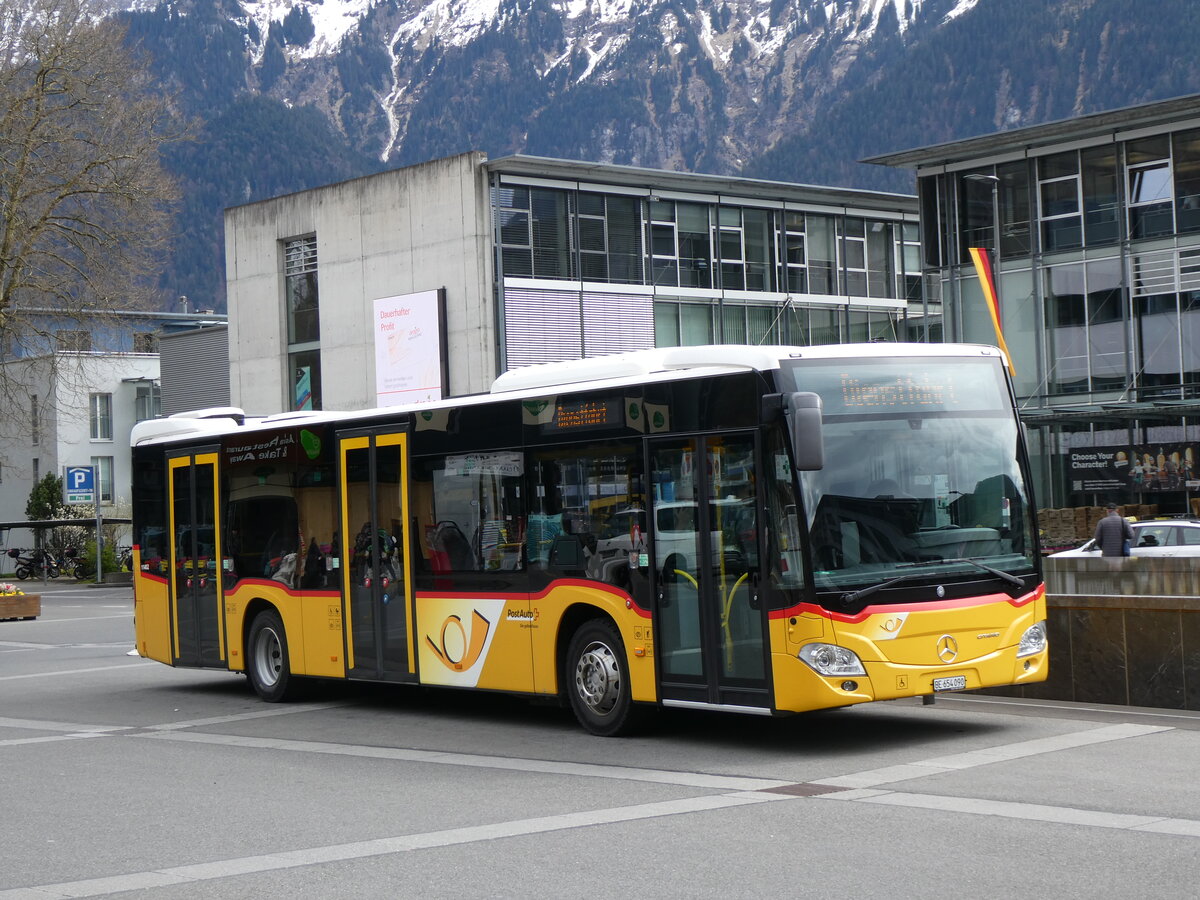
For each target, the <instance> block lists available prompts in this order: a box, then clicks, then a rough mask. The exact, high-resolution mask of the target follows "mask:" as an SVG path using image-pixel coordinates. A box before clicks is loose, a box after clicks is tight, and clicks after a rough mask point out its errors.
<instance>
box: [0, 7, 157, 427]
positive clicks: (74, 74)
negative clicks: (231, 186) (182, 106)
mask: <svg viewBox="0 0 1200 900" xmlns="http://www.w3.org/2000/svg"><path fill="white" fill-rule="evenodd" d="M124 38H125V34H124V31H123V29H122V28H121V27H119V26H118V25H117V24H115V23H114V22H112V21H111V20H108V19H105V18H103V17H102V16H100V15H98V10H95V9H94V8H93V7H92V6H90V5H89V3H88V0H0V361H10V360H12V359H14V358H16V357H21V356H44V355H46V354H52V352H53V351H54V350H55V349H56V345H55V333H56V332H63V331H78V332H92V333H94V334H101V333H104V332H105V330H106V320H110V321H111V319H112V313H113V312H114V311H116V310H129V309H138V308H145V307H146V306H147V305H148V303H149V302H150V301H151V299H152V295H153V285H154V278H153V276H154V274H155V270H156V268H157V267H158V266H159V265H160V263H161V260H162V259H163V255H164V253H165V251H166V249H167V248H166V239H167V237H168V234H169V229H170V227H171V213H172V209H173V204H174V201H175V196H176V194H175V189H174V185H173V183H172V181H171V180H170V179H169V178H168V177H167V175H166V174H165V172H164V170H163V168H162V166H161V164H160V153H161V151H162V149H163V148H164V146H165V144H166V143H168V142H170V141H172V140H175V139H176V138H177V137H178V134H177V132H176V131H175V129H174V127H173V126H172V124H171V116H170V108H169V104H168V102H167V100H166V99H165V98H164V97H162V96H161V95H159V94H158V93H157V92H155V91H154V89H153V85H152V82H151V77H150V75H149V72H148V69H147V68H146V66H145V64H144V62H143V61H142V60H141V59H139V58H138V57H137V56H136V55H135V54H133V53H132V52H130V50H128V49H127V48H126V46H125V42H124ZM67 349H78V348H67ZM50 358H51V359H53V356H51V357H50ZM18 371H20V367H17V368H16V369H14V367H11V366H0V403H2V408H0V416H3V415H4V413H5V412H6V411H8V410H13V409H15V408H19V407H21V406H23V405H24V404H25V400H24V390H23V388H22V386H21V385H18V384H14V383H13V381H14V378H17V380H20V379H19V377H18V376H17V374H16V373H17V372H18Z"/></svg>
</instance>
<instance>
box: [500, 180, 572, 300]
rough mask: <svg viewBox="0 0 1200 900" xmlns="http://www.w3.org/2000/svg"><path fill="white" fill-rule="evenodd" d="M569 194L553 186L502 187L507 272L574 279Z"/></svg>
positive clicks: (502, 235) (502, 232)
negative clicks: (552, 187)
mask: <svg viewBox="0 0 1200 900" xmlns="http://www.w3.org/2000/svg"><path fill="white" fill-rule="evenodd" d="M567 200H568V198H567V194H566V193H565V192H563V191H559V190H551V189H549V188H525V187H501V188H499V189H497V194H496V204H497V211H498V214H499V219H500V252H501V265H503V267H504V274H505V275H509V276H517V277H521V278H531V277H532V278H571V277H572V275H573V272H572V266H571V250H572V248H571V239H570V228H569V223H570V217H569V216H568V210H567V205H568V203H567Z"/></svg>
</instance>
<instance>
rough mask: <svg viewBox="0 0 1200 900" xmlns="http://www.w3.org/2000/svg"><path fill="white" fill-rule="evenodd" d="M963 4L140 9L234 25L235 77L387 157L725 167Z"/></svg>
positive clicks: (492, 0) (744, 0)
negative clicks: (517, 156) (885, 49)
mask: <svg viewBox="0 0 1200 900" xmlns="http://www.w3.org/2000/svg"><path fill="white" fill-rule="evenodd" d="M978 2H979V0H429V2H421V0H257V2H243V3H241V4H236V3H232V2H230V3H225V4H222V2H221V0H216V2H214V0H170V2H167V3H165V4H160V5H158V6H156V7H154V8H153V9H149V8H147V9H145V10H144V11H143V12H142V13H141V14H142V15H143V16H147V17H151V18H158V19H159V20H161V22H162V23H163V25H164V26H165V25H167V24H168V23H170V22H176V23H181V27H184V26H183V25H182V23H183V22H184V20H187V19H189V18H202V19H205V18H209V17H210V16H211V15H212V14H214V13H215V14H216V15H217V16H218V17H220V18H221V19H223V23H222V24H221V28H222V30H223V31H225V32H228V29H233V30H235V31H236V32H237V34H238V36H239V37H240V39H241V45H242V46H241V56H242V63H243V65H244V70H245V71H244V74H245V80H244V85H243V87H244V89H245V90H247V91H253V92H260V93H264V94H266V95H269V96H271V97H274V98H276V99H279V100H281V101H283V102H285V103H287V104H289V105H310V106H313V107H315V108H317V109H319V110H321V111H322V112H323V113H324V114H325V115H326V116H327V117H328V118H329V120H330V121H331V122H333V123H334V124H335V126H336V128H337V129H338V130H339V131H340V132H341V133H342V134H343V135H344V136H345V138H346V139H347V140H348V141H349V142H350V143H351V144H352V145H354V146H355V147H356V148H357V149H359V150H361V151H362V152H364V153H367V154H369V155H370V156H373V157H375V158H377V159H379V160H381V161H384V162H386V163H389V164H391V163H397V162H399V163H405V162H413V161H417V160H420V159H424V158H427V157H429V156H431V155H437V154H438V153H443V152H453V151H456V150H461V149H467V148H469V147H470V148H473V147H481V148H482V149H487V150H494V151H498V152H507V151H514V150H527V149H528V150H534V151H535V152H549V153H554V154H557V155H570V156H578V157H581V158H588V159H598V160H602V161H616V162H624V163H630V164H636V165H646V166H655V167H664V168H703V169H706V170H709V171H723V172H728V171H733V170H736V169H737V168H738V167H740V166H741V165H743V164H744V163H745V162H746V161H747V160H749V159H752V158H754V157H756V156H758V155H759V154H760V153H762V152H763V151H764V150H765V149H767V148H769V147H770V146H771V145H773V144H774V143H775V142H776V141H777V140H778V139H779V138H780V137H781V136H783V135H785V134H787V133H789V132H791V131H794V130H795V129H796V126H797V123H803V122H805V121H807V120H809V119H811V118H812V117H813V116H814V115H815V113H816V112H817V110H818V108H819V105H820V103H821V102H822V100H823V99H824V98H828V97H830V96H832V95H835V94H836V93H837V92H838V90H839V88H840V85H841V84H842V83H843V81H844V80H845V79H846V78H847V77H848V76H850V75H852V74H853V72H854V69H855V64H856V63H857V61H858V60H859V58H860V56H861V54H862V53H863V52H864V50H865V49H867V48H871V47H873V46H877V45H883V44H888V43H893V44H894V43H896V42H899V43H900V45H903V44H904V43H905V42H906V40H907V39H908V37H909V36H910V34H912V33H914V32H917V33H927V32H929V31H931V30H936V29H937V28H939V27H940V26H942V25H944V24H945V23H948V22H952V21H954V20H956V19H958V18H960V17H961V16H963V15H965V14H967V13H968V12H969V11H970V10H971V9H973V8H974V7H975V6H976V4H977V3H978ZM215 24H217V23H214V25H215ZM229 36H230V35H228V34H227V33H226V34H225V35H223V36H222V37H223V40H224V39H227V38H228V37H229ZM164 37H165V38H166V40H167V41H168V42H169V41H170V40H171V38H170V36H169V35H164ZM215 37H216V35H215V34H210V35H209V39H210V40H211V39H214V38H215ZM223 45H224V44H223ZM167 58H168V59H169V58H170V56H168V57H167ZM164 67H168V68H169V66H168V64H167V63H164ZM174 75H175V77H176V78H178V79H180V80H181V81H182V82H183V83H184V84H185V85H186V82H187V80H188V78H189V77H190V76H189V75H188V74H187V73H183V72H179V71H176V72H175V73H174ZM448 141H452V142H453V143H454V146H453V147H451V146H449V145H448V143H447V142H448Z"/></svg>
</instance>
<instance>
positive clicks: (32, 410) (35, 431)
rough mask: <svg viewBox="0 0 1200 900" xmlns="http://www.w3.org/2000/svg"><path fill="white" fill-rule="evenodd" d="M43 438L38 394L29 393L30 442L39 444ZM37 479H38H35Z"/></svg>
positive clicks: (35, 444)
mask: <svg viewBox="0 0 1200 900" xmlns="http://www.w3.org/2000/svg"><path fill="white" fill-rule="evenodd" d="M41 439H42V422H41V416H40V415H39V411H38V398H37V394H30V395H29V442H30V443H31V444H33V445H34V446H37V444H38V442H39V441H40V440H41ZM35 480H36V479H35Z"/></svg>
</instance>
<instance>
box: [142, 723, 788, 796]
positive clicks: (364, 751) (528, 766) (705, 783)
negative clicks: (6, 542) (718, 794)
mask: <svg viewBox="0 0 1200 900" xmlns="http://www.w3.org/2000/svg"><path fill="white" fill-rule="evenodd" d="M131 736H132V737H137V738H150V739H156V740H168V741H186V742H190V743H196V744H217V745H221V746H227V747H246V748H251V749H256V750H290V751H293V752H296V753H326V754H330V755H332V756H357V757H365V758H368V759H391V760H398V761H403V762H418V763H434V764H437V765H443V766H466V767H471V768H478V769H504V770H511V771H515V772H530V773H538V774H543V775H571V776H586V777H592V778H611V779H618V780H621V781H645V782H651V783H654V784H671V785H677V786H682V787H692V788H704V789H708V790H718V791H721V790H724V791H728V790H738V791H765V790H768V789H770V788H777V787H785V786H787V785H790V784H794V783H795V782H794V781H785V780H778V779H770V778H750V777H747V776H742V775H707V774H704V773H702V772H676V771H671V770H669V769H642V768H633V767H631V766H603V765H594V764H591V763H573V762H559V761H555V760H544V759H520V758H515V757H504V756H472V755H471V754H467V753H448V752H445V751H441V750H412V749H408V748H403V747H374V746H370V745H360V744H331V743H323V742H320V741H293V740H287V739H284V738H255V737H246V736H243V735H234V734H205V733H197V732H193V733H190V734H174V733H171V734H165V733H161V732H158V733H150V734H148V733H137V734H134V735H131Z"/></svg>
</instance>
